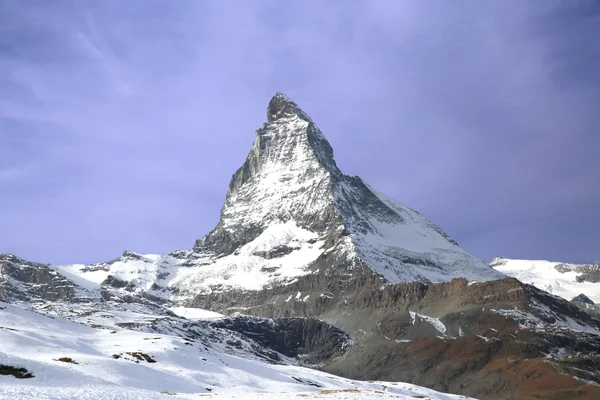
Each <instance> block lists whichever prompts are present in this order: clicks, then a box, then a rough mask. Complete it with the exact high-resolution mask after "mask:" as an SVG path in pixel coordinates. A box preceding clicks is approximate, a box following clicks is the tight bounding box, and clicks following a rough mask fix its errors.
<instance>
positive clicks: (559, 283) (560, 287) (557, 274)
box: [489, 258, 600, 303]
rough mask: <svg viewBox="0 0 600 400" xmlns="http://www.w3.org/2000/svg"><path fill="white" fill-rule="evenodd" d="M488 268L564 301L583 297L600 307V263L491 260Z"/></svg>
mask: <svg viewBox="0 0 600 400" xmlns="http://www.w3.org/2000/svg"><path fill="white" fill-rule="evenodd" d="M489 265H490V267H492V268H494V269H496V270H497V271H500V272H503V273H505V274H506V275H509V276H513V277H515V278H517V279H518V280H520V281H521V282H523V283H529V284H531V285H533V286H536V287H538V288H540V289H542V290H545V291H547V292H550V293H552V294H554V295H556V296H560V297H562V298H564V299H566V300H572V299H573V298H575V297H577V296H579V295H580V294H584V295H585V296H587V297H589V298H590V299H591V300H592V301H594V302H596V303H600V262H598V261H596V262H591V263H588V264H571V263H562V262H557V261H545V260H513V259H508V258H494V259H493V260H492V262H491V263H490V264H489Z"/></svg>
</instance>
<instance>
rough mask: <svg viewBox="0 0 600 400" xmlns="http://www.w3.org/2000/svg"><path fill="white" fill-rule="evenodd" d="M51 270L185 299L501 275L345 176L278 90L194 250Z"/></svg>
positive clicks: (88, 284) (94, 285)
mask: <svg viewBox="0 0 600 400" xmlns="http://www.w3.org/2000/svg"><path fill="white" fill-rule="evenodd" d="M53 268H55V269H56V270H58V271H60V272H61V273H62V274H63V275H65V276H67V277H70V278H72V279H73V280H74V281H75V282H77V283H78V284H80V285H81V286H82V287H84V288H88V289H91V290H97V289H99V288H100V286H101V284H102V283H105V286H106V287H107V288H111V290H112V291H113V292H114V293H116V295H119V294H118V293H122V292H126V293H137V294H139V293H143V294H144V295H145V296H152V297H156V298H162V299H164V300H165V301H172V300H175V301H178V302H180V303H186V302H189V301H190V300H192V299H194V298H195V297H196V296H198V295H203V294H210V293H220V292H224V291H230V290H240V291H258V290H262V289H265V288H272V287H276V286H280V285H288V284H290V283H291V282H295V281H297V280H298V279H299V278H300V277H306V276H308V275H311V274H319V275H336V276H357V275H376V276H379V277H381V278H382V281H384V282H390V283H395V282H406V281H419V282H424V283H429V282H442V281H449V280H451V279H452V278H458V277H463V278H466V279H468V280H473V281H487V280H492V279H501V278H503V277H504V276H503V275H502V274H501V273H499V272H497V271H494V270H493V269H492V268H489V267H488V266H487V265H486V264H485V263H483V262H482V261H480V260H478V259H477V258H475V257H473V256H471V255H470V254H468V253H467V252H466V251H464V250H463V249H461V248H460V247H459V246H458V244H457V243H456V241H454V240H453V239H451V238H450V237H449V236H448V235H447V234H446V233H444V232H443V231H442V230H441V229H440V228H439V227H437V226H436V225H435V224H433V223H432V222H430V221H429V220H427V219H426V218H425V217H423V216H422V215H421V214H419V213H418V212H416V211H414V210H412V209H410V208H408V207H406V206H404V205H402V204H400V203H397V202H395V201H394V200H392V199H390V198H389V197H386V196H385V195H383V194H381V193H379V192H377V191H375V190H374V189H373V188H371V187H370V186H369V185H368V184H366V183H365V182H364V181H363V180H362V179H360V178H359V177H350V176H347V175H344V174H343V173H342V172H341V171H340V170H339V168H338V167H337V165H336V162H335V160H334V158H333V150H332V148H331V146H330V144H329V142H328V141H327V140H326V139H325V137H324V136H323V134H322V133H321V131H320V130H319V128H318V127H317V126H316V124H315V123H314V122H313V121H312V120H311V119H310V117H308V115H307V114H306V113H305V112H304V111H302V110H301V109H300V108H299V107H298V105H297V104H296V103H294V102H293V101H292V100H290V99H289V98H288V97H287V96H285V95H284V94H281V93H277V94H276V95H275V96H274V97H273V98H272V99H271V101H270V102H269V105H268V108H267V122H266V123H265V124H264V125H263V127H262V128H260V129H258V130H257V131H256V139H255V141H254V144H253V146H252V150H251V151H250V153H249V154H248V157H247V159H246V161H245V163H244V164H243V165H242V167H240V168H239V169H238V170H237V172H236V173H235V174H234V175H233V177H232V179H231V182H230V184H229V189H228V191H227V195H226V198H225V203H224V205H223V208H222V210H221V218H220V221H219V223H218V225H217V226H216V227H215V229H214V230H212V231H211V232H210V233H208V234H207V235H206V236H204V237H203V238H201V239H199V240H197V241H196V243H195V245H194V247H193V249H191V250H182V251H176V252H173V253H171V254H167V255H153V254H149V255H140V254H136V253H133V252H128V251H126V252H124V254H123V256H122V257H120V258H118V259H116V260H113V261H110V262H107V263H101V264H96V265H67V266H53ZM107 279H108V281H107Z"/></svg>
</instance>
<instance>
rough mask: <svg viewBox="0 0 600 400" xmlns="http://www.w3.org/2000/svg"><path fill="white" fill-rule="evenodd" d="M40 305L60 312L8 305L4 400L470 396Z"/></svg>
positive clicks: (202, 335) (241, 343) (132, 320)
mask: <svg viewBox="0 0 600 400" xmlns="http://www.w3.org/2000/svg"><path fill="white" fill-rule="evenodd" d="M42 308H44V309H45V311H46V312H50V313H51V314H54V316H48V315H43V314H41V313H40V311H41V310H38V312H35V311H32V310H27V309H25V308H22V307H21V306H19V305H12V304H6V303H2V302H0V343H1V345H0V388H1V390H0V399H36V400H37V399H58V398H60V399H63V400H67V399H77V400H80V399H97V400H103V399H164V400H166V399H198V398H216V399H219V398H227V399H230V398H244V399H254V398H256V399H285V398H348V399H370V398H372V397H373V396H377V398H382V399H388V398H389V399H404V400H409V399H416V398H430V399H438V400H458V399H459V398H460V399H466V398H465V397H462V396H453V395H447V394H443V393H438V392H435V391H433V390H429V389H425V388H421V387H418V386H414V385H410V384H403V383H391V382H361V381H354V380H349V379H344V378H340V377H337V376H334V375H330V374H327V373H324V372H319V371H316V370H311V369H308V368H304V367H300V366H295V365H291V364H292V361H291V359H287V358H285V357H284V356H281V358H280V359H279V362H277V363H273V362H272V363H267V362H266V360H265V359H264V357H263V356H259V355H257V349H258V347H257V346H256V343H254V342H253V341H252V340H250V339H246V338H243V337H240V336H235V334H234V332H231V333H229V334H228V333H227V332H228V331H225V330H223V331H221V330H220V328H217V327H213V326H212V325H211V324H210V323H209V322H210V321H204V322H205V323H204V324H200V323H199V322H192V321H186V320H183V319H181V320H179V319H177V318H176V317H167V316H165V317H164V318H165V321H163V322H168V323H165V324H163V326H162V328H160V327H158V326H157V325H160V323H158V322H157V321H156V319H157V316H156V315H152V316H151V315H147V314H143V313H140V312H139V310H138V311H135V310H134V309H133V308H132V309H129V310H125V309H120V310H117V309H111V308H110V307H106V308H105V309H104V310H103V311H101V312H95V311H94V310H92V309H88V310H87V311H84V310H85V307H82V308H81V309H80V310H77V311H72V310H68V309H67V308H62V307H61V306H60V305H54V306H53V305H52V304H50V303H48V304H46V305H45V307H42ZM145 311H148V310H145ZM63 313H64V314H65V315H64V316H62V317H61V316H59V315H58V314H63ZM67 316H69V317H70V318H73V319H75V320H78V319H79V320H81V319H84V318H88V319H92V320H94V321H95V322H96V324H91V325H89V326H86V325H83V324H79V323H75V322H72V321H69V320H68V319H67V318H66V317H67ZM158 319H161V318H160V317H158ZM219 320H220V321H222V322H223V323H226V321H227V320H228V319H227V318H223V319H219ZM125 321H127V322H125ZM127 324H130V325H127ZM185 324H189V325H193V327H192V329H189V328H190V327H188V329H187V332H188V333H187V336H179V335H178V329H177V325H180V326H184V325H185ZM153 325H154V326H153ZM134 326H135V327H136V328H135V329H134V328H133V327H134ZM169 328H170V329H169ZM194 333H195V334H194ZM24 349H27V351H24ZM262 352H263V353H265V354H266V353H268V352H269V351H268V350H262ZM273 355H274V353H272V354H271V356H273ZM15 371H26V372H25V373H24V374H20V375H19V374H17V373H15ZM200 396H201V397H200Z"/></svg>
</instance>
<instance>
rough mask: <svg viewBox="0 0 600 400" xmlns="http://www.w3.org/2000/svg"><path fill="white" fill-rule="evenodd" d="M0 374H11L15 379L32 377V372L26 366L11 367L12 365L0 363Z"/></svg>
mask: <svg viewBox="0 0 600 400" xmlns="http://www.w3.org/2000/svg"><path fill="white" fill-rule="evenodd" d="M0 375H12V376H14V377H15V378H17V379H27V378H34V376H33V374H32V373H31V372H29V371H28V370H27V369H26V368H22V367H13V366H12V365H5V364H0Z"/></svg>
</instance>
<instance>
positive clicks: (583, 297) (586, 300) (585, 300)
mask: <svg viewBox="0 0 600 400" xmlns="http://www.w3.org/2000/svg"><path fill="white" fill-rule="evenodd" d="M571 301H578V302H581V303H586V304H592V305H593V304H594V302H593V301H592V300H591V299H590V298H589V297H587V296H586V295H585V294H583V293H581V294H579V295H577V296H575V297H573V300H571Z"/></svg>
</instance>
